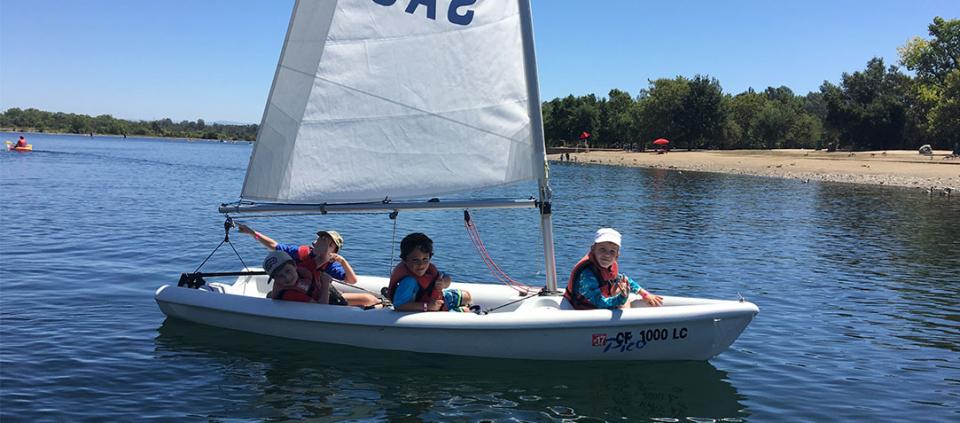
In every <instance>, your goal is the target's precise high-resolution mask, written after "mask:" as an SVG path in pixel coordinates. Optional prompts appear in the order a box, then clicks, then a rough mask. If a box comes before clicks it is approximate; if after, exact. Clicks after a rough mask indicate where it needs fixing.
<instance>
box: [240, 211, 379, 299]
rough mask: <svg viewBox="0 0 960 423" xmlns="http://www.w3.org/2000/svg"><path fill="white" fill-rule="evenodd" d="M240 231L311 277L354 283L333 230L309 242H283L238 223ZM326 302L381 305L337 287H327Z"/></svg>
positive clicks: (368, 295) (360, 294) (361, 294)
mask: <svg viewBox="0 0 960 423" xmlns="http://www.w3.org/2000/svg"><path fill="white" fill-rule="evenodd" d="M237 227H238V228H239V230H240V233H244V234H248V235H250V236H252V237H253V239H255V240H257V241H259V242H260V243H261V244H263V246H264V247H267V248H268V249H270V250H277V251H283V252H285V253H287V254H288V255H289V256H290V257H291V258H292V259H293V261H294V262H295V263H296V264H297V266H298V267H302V268H304V269H306V270H307V271H309V272H310V273H311V274H312V275H313V279H314V280H320V278H321V275H324V274H326V275H329V276H330V277H331V278H333V279H336V280H338V281H340V282H343V283H346V284H350V285H353V284H355V283H357V274H356V273H355V272H354V271H353V267H351V266H350V262H348V261H347V259H346V258H344V257H343V256H341V255H340V249H341V248H343V237H341V236H340V234H339V233H337V232H336V231H319V232H317V239H316V240H314V241H313V244H311V245H296V244H283V243H279V242H277V241H274V240H273V239H272V238H270V237H268V236H266V235H264V234H261V233H260V232H257V231H255V230H253V229H251V228H250V227H249V226H247V225H244V224H239V225H237ZM329 298H330V300H329V304H333V305H351V306H357V307H373V306H376V305H378V304H380V300H379V299H378V298H377V297H375V296H373V295H371V294H366V293H341V292H340V291H339V290H338V289H337V288H336V287H333V286H330V297H329Z"/></svg>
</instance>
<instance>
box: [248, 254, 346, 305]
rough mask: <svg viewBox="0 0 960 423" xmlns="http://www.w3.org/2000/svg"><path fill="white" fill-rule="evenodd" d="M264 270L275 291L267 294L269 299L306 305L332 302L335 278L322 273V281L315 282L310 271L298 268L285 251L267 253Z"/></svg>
mask: <svg viewBox="0 0 960 423" xmlns="http://www.w3.org/2000/svg"><path fill="white" fill-rule="evenodd" d="M263 270H264V271H266V272H267V274H268V275H270V280H272V281H273V289H272V290H271V291H270V293H269V294H267V297H269V298H273V299H275V300H286V301H299V302H304V303H320V304H328V303H329V302H330V283H331V282H332V281H333V278H331V277H330V275H328V274H326V273H321V274H320V279H319V280H314V278H313V275H312V274H311V272H310V271H309V270H307V269H304V268H303V267H299V266H297V264H296V262H295V261H293V257H290V255H289V254H287V253H285V252H283V251H280V250H273V251H271V252H269V253H267V257H265V258H264V259H263Z"/></svg>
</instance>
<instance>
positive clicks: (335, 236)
mask: <svg viewBox="0 0 960 423" xmlns="http://www.w3.org/2000/svg"><path fill="white" fill-rule="evenodd" d="M322 235H326V236H328V237H330V239H332V240H333V243H334V244H335V245H336V246H337V252H338V253H339V252H340V249H341V248H343V237H342V236H340V233H339V232H337V231H319V232H317V236H322Z"/></svg>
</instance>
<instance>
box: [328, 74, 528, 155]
mask: <svg viewBox="0 0 960 423" xmlns="http://www.w3.org/2000/svg"><path fill="white" fill-rule="evenodd" d="M314 78H315V79H319V80H321V81H324V82H328V83H330V84H333V85H336V86H338V87H340V88H344V89H347V90H350V91H356V92H358V93H360V94H364V95H367V96H370V97H373V98H376V99H380V100H383V101H386V102H387V103H391V104H395V105H397V106H400V107H404V108H407V109H411V110H416V111H418V112H420V113H423V114H426V115H429V116H433V117H435V118H438V119H441V120H445V121H447V122H450V123H453V124H456V125H460V126H464V127H467V128H470V129H473V130H475V131H479V132H483V133H486V134H490V135H493V136H495V137H498V138H503V139H505V140H508V141H511V142H517V140H515V139H513V138H511V137H509V136H506V135H502V134H498V133H496V132H492V131H490V130H487V129H483V128H480V127H477V126H474V125H471V124H469V123H466V122H461V121H458V120H456V119H453V118H450V117H446V116H443V115H441V114H439V113H436V112H431V111H429V110H423V109H420V108H417V107H414V106H411V105H409V104H404V103H401V102H399V101H396V100H391V99H389V98H386V97H384V96H380V95H376V94H374V93H371V92H367V91H364V90H361V89H359V88H354V87H351V86H348V85H344V84H341V83H339V82H334V81H331V80H329V79H327V78H324V77H321V76H320V75H314ZM524 100H525V101H527V102H529V99H524ZM519 102H520V100H518V101H513V102H511V103H519ZM496 106H499V105H496Z"/></svg>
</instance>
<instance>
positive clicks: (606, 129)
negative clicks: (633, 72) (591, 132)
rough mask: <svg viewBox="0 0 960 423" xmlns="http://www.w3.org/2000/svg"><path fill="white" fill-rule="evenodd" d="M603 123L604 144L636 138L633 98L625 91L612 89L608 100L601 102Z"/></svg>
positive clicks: (625, 141)
mask: <svg viewBox="0 0 960 423" xmlns="http://www.w3.org/2000/svg"><path fill="white" fill-rule="evenodd" d="M601 104H602V105H603V107H602V110H601V111H602V113H601V116H602V123H601V125H600V126H601V133H602V134H603V139H604V141H605V142H604V144H605V145H613V144H621V145H622V144H625V143H631V142H633V141H635V140H634V132H635V126H636V125H635V124H634V113H633V108H634V106H635V104H634V101H633V98H631V97H630V94H628V93H627V92H625V91H621V90H618V89H612V90H610V93H609V94H608V100H607V101H606V102H603V103H601Z"/></svg>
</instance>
